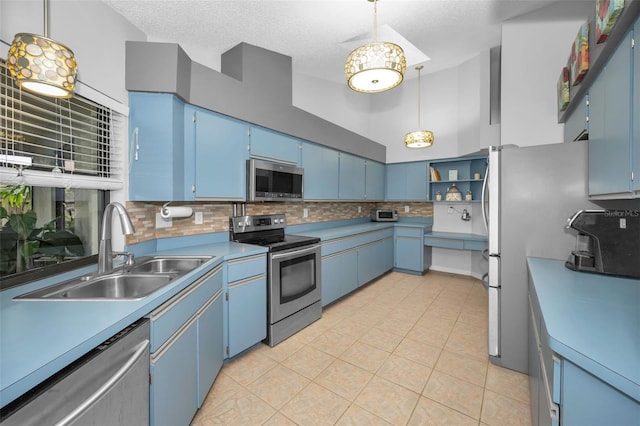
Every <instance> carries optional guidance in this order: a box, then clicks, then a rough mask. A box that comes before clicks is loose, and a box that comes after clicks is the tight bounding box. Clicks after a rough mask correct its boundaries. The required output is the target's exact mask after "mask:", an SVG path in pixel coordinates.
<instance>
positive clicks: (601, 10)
mask: <svg viewBox="0 0 640 426" xmlns="http://www.w3.org/2000/svg"><path fill="white" fill-rule="evenodd" d="M622 9H624V0H596V43H598V44H600V43H604V42H605V41H606V40H607V37H608V36H609V33H611V30H612V29H613V27H615V25H616V22H617V21H618V17H619V16H620V15H621V14H622Z"/></svg>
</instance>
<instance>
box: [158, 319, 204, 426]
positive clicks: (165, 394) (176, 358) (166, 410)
mask: <svg viewBox="0 0 640 426" xmlns="http://www.w3.org/2000/svg"><path fill="white" fill-rule="evenodd" d="M197 340H198V330H197V325H196V322H195V321H191V322H190V323H188V324H186V326H185V327H184V328H182V329H181V330H180V331H179V332H178V333H177V334H176V335H174V336H173V337H172V338H171V339H170V340H169V341H168V342H167V344H166V345H164V346H163V347H162V348H160V350H158V351H157V352H155V353H153V354H152V355H151V365H150V373H151V388H150V392H149V397H150V399H151V401H150V409H151V412H150V423H151V424H152V425H154V426H162V425H167V426H174V425H188V424H189V423H190V422H191V419H192V418H193V415H194V414H195V412H196V411H197V409H198V401H197V383H198V373H197V365H198V359H197V352H196V351H195V348H196V345H197Z"/></svg>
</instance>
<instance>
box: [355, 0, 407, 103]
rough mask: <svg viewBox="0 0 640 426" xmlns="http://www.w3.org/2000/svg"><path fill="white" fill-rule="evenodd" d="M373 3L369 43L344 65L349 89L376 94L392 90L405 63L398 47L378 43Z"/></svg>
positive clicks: (376, 16) (404, 67)
mask: <svg viewBox="0 0 640 426" xmlns="http://www.w3.org/2000/svg"><path fill="white" fill-rule="evenodd" d="M368 1H370V2H372V3H373V42H372V43H369V44H365V45H364V46H360V47H358V48H356V49H355V50H353V51H352V52H351V53H350V54H349V56H348V57H347V62H346V64H345V66H344V71H345V75H346V77H347V83H348V85H349V87H350V88H351V89H353V90H355V91H356V92H363V93H376V92H383V91H385V90H389V89H393V88H394V87H396V86H397V85H399V84H400V83H402V80H403V79H404V72H405V70H406V68H407V60H406V58H405V56H404V50H402V47H400V46H398V45H397V44H395V43H391V42H387V41H378V7H377V0H368Z"/></svg>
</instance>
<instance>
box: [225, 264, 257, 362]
mask: <svg viewBox="0 0 640 426" xmlns="http://www.w3.org/2000/svg"><path fill="white" fill-rule="evenodd" d="M228 294H229V307H228V311H229V357H233V356H235V355H237V354H239V353H240V352H242V351H244V350H245V349H248V348H250V347H251V346H253V345H255V344H256V343H259V342H260V341H262V340H263V339H264V338H266V337H267V279H266V277H265V276H264V275H260V276H258V277H252V278H247V279H245V280H242V281H238V282H235V283H232V284H229V293H228Z"/></svg>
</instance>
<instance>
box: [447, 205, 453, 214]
mask: <svg viewBox="0 0 640 426" xmlns="http://www.w3.org/2000/svg"><path fill="white" fill-rule="evenodd" d="M447 213H449V214H453V206H449V208H448V209H447Z"/></svg>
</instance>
